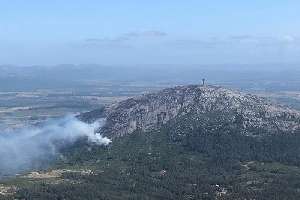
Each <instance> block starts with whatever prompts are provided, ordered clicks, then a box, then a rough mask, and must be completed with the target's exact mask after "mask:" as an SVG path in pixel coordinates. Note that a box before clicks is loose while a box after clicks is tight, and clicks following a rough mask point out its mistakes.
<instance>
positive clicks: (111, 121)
mask: <svg viewBox="0 0 300 200" xmlns="http://www.w3.org/2000/svg"><path fill="white" fill-rule="evenodd" d="M96 113H98V115H97V116H98V117H106V123H105V124H104V126H103V127H102V128H101V129H100V130H99V132H101V133H102V134H104V135H108V136H110V137H112V138H114V137H118V136H123V135H126V134H130V133H132V132H134V131H135V130H138V129H139V130H142V131H147V130H150V129H158V128H160V127H161V126H162V125H164V124H168V123H169V122H172V121H173V122H175V121H176V119H179V118H185V119H186V118H188V121H193V124H194V125H195V124H196V126H197V124H199V125H201V124H202V126H208V125H209V124H208V123H211V121H212V120H214V123H215V127H216V126H223V125H224V124H225V123H226V124H229V125H230V124H235V125H237V126H238V127H239V131H240V132H241V134H244V135H257V134H276V133H296V132H298V131H299V130H300V112H298V111H296V110H292V109H289V108H285V107H282V106H278V105H273V104H271V103H270V102H268V101H267V100H265V99H263V98H260V97H257V96H255V95H250V94H243V93H241V92H238V91H233V90H229V89H225V88H222V87H216V86H200V85H189V86H178V87H174V88H168V89H164V90H162V91H159V92H156V93H151V94H145V95H142V96H138V97H134V98H130V99H127V100H125V101H121V102H119V103H116V104H112V105H110V106H107V107H105V108H104V109H102V110H101V111H98V112H96ZM87 116H88V115H87ZM97 116H93V117H94V118H97ZM90 117H91V116H90ZM85 120H87V119H85ZM88 120H89V121H90V118H89V119H88ZM203 121H206V122H207V123H204V124H203ZM216 124H218V125H216ZM175 126H176V125H175ZM191 126H193V125H191ZM171 128H172V127H171ZM177 128H178V127H177ZM202 128H203V127H202ZM204 128H205V127H204Z"/></svg>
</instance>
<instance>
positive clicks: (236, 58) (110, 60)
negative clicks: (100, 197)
mask: <svg viewBox="0 0 300 200" xmlns="http://www.w3.org/2000/svg"><path fill="white" fill-rule="evenodd" d="M299 10H300V1H299V0H284V1H283V0H251V1H240V0H226V1H223V0H218V1H217V0H209V1H208V0H206V1H204V0H188V1H182V0H151V1H146V0H76V1H75V0H64V1H61V0H51V1H40V0H26V1H25V0H0V64H12V65H57V64H89V63H93V64H105V65H135V64H231V63H233V64H257V63H300V56H299V53H300V12H299Z"/></svg>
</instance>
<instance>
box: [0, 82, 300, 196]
mask: <svg viewBox="0 0 300 200" xmlns="http://www.w3.org/2000/svg"><path fill="white" fill-rule="evenodd" d="M78 117H79V118H80V119H82V120H83V121H87V122H93V121H96V120H98V119H103V118H106V122H105V124H104V126H103V127H102V128H100V129H99V130H98V131H99V132H100V133H102V134H104V135H106V136H109V137H110V138H112V139H113V142H112V143H111V144H110V145H109V146H96V145H91V144H89V143H88V142H87V141H86V140H85V139H84V138H83V139H82V140H80V141H78V142H76V144H74V145H73V146H72V147H68V148H65V149H64V150H63V151H62V154H61V156H60V158H58V160H57V161H56V163H54V164H53V165H52V166H51V167H50V168H49V169H47V170H44V171H39V172H32V173H29V174H27V175H20V176H18V177H17V178H15V179H10V180H7V181H3V182H2V183H0V199H272V200H273V199H289V200H290V199H300V192H299V191H300V135H299V125H300V114H299V112H298V111H296V110H292V109H289V108H285V107H281V106H277V105H273V104H271V103H269V102H267V101H266V100H264V99H262V98H259V97H256V96H253V95H249V94H242V93H239V92H236V91H232V90H228V89H224V88H221V87H215V86H196V85H191V86H179V87H175V88H169V89H165V90H162V91H160V92H157V93H151V94H146V95H143V96H139V97H136V98H131V99H128V100H125V101H122V102H119V103H116V104H113V105H110V106H107V107H104V108H101V109H98V110H96V111H92V112H89V113H85V114H82V115H80V116H78ZM1 194H2V195H1Z"/></svg>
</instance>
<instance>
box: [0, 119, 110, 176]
mask: <svg viewBox="0 0 300 200" xmlns="http://www.w3.org/2000/svg"><path fill="white" fill-rule="evenodd" d="M102 123H103V121H98V122H96V123H93V124H86V123H84V122H81V121H79V120H78V119H77V118H75V117H73V116H67V117H64V118H61V119H56V120H49V121H47V122H45V123H43V124H42V125H40V126H37V127H27V128H23V129H20V130H5V131H2V132H1V130H0V176H1V174H2V175H3V174H11V173H17V172H20V171H22V170H27V169H30V168H32V167H33V166H36V165H37V164H38V163H41V161H44V160H49V159H51V158H54V157H55V156H57V155H58V154H59V150H60V148H61V147H62V146H63V145H70V144H72V143H74V142H76V141H77V140H78V139H79V138H83V137H86V138H87V139H88V141H89V142H90V143H93V144H97V145H107V144H109V143H110V142H111V141H110V140H109V139H108V138H106V137H102V136H101V135H100V134H96V133H95V130H96V129H97V128H99V126H101V125H102Z"/></svg>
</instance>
